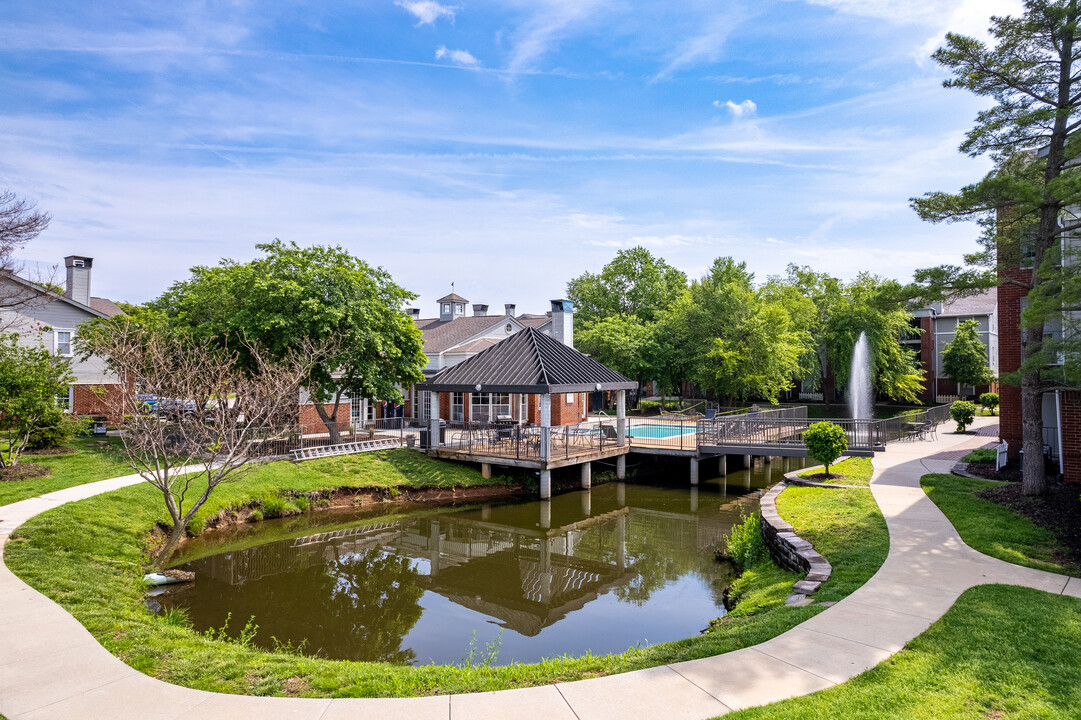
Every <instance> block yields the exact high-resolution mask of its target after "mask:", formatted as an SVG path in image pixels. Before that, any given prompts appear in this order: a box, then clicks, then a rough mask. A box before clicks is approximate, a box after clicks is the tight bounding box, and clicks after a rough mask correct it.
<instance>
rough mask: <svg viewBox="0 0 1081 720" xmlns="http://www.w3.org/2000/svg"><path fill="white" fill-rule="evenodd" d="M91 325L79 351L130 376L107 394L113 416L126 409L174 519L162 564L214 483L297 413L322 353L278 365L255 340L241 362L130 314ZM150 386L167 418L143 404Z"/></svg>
mask: <svg viewBox="0 0 1081 720" xmlns="http://www.w3.org/2000/svg"><path fill="white" fill-rule="evenodd" d="M89 325H90V326H89V327H88V326H86V325H84V326H83V333H82V336H81V339H80V341H79V342H80V352H81V353H83V354H85V355H89V354H91V353H92V354H95V355H98V356H100V357H104V358H106V359H107V361H108V362H109V364H110V366H111V367H112V369H113V371H114V372H116V373H117V374H118V375H119V376H120V377H121V379H122V382H121V384H120V386H119V387H120V390H119V392H116V393H110V394H109V395H107V396H106V398H105V400H106V403H107V404H108V405H109V409H110V413H109V414H110V415H115V416H117V417H124V423H123V433H121V438H122V440H123V444H124V452H125V454H126V455H127V458H128V460H129V461H130V462H131V463H132V465H133V466H134V467H135V469H136V470H137V471H138V473H139V475H141V476H142V478H143V479H144V480H146V481H147V482H148V483H150V484H151V485H153V486H154V487H155V488H157V489H158V491H159V492H161V494H162V497H163V498H164V500H165V507H166V509H167V510H168V512H169V518H170V520H171V522H172V528H171V530H170V532H169V537H168V539H167V541H166V542H165V545H164V546H163V547H162V548H161V550H160V551H159V552H158V554H157V555H156V557H155V558H154V560H153V564H154V565H155V566H157V567H160V566H161V565H162V564H163V563H164V562H165V560H166V559H167V558H168V557H169V554H170V553H171V552H172V551H173V549H174V548H175V547H176V545H177V543H178V542H180V540H181V538H183V536H184V533H185V531H186V529H187V526H188V523H189V522H190V521H191V519H192V518H193V517H194V516H195V513H196V512H198V510H199V508H201V507H202V506H203V505H204V504H205V503H206V501H207V500H208V499H209V498H210V495H211V493H213V492H214V489H215V488H216V487H218V486H219V485H221V484H223V483H226V482H236V481H237V480H240V479H241V478H242V477H243V476H244V474H245V473H246V471H247V470H249V469H250V467H249V465H248V464H249V462H250V461H251V460H252V459H253V458H254V457H256V456H257V455H258V454H259V452H260V445H261V443H262V441H263V440H264V439H265V438H266V437H267V435H268V432H270V430H269V429H270V428H274V427H280V426H282V425H284V424H286V423H287V422H295V421H296V415H295V413H296V409H297V401H298V398H299V392H300V386H301V383H302V381H303V380H304V378H305V377H306V376H307V374H308V373H309V372H310V370H311V366H312V364H313V362H315V360H314V359H313V358H314V357H316V356H318V353H315V352H309V353H308V354H307V355H305V356H300V355H299V354H293V355H290V356H287V357H286V358H285V359H283V360H282V361H280V362H278V363H270V362H268V361H266V360H265V359H264V355H263V353H262V351H261V350H260V349H259V348H258V347H255V346H249V347H248V348H247V350H248V353H247V355H248V361H249V363H250V365H248V366H247V367H242V365H241V361H240V358H239V356H238V353H236V352H233V351H229V350H222V349H218V348H214V347H212V346H210V345H208V344H206V343H200V342H193V341H192V340H191V338H190V336H188V335H186V334H182V333H177V332H173V331H169V330H164V329H161V328H157V329H148V328H147V327H145V326H139V325H138V324H137V323H136V322H134V321H132V320H131V319H130V318H126V317H119V318H113V319H111V320H108V321H98V322H95V323H90V324H89ZM136 388H138V390H137V389H136ZM143 393H148V394H152V395H156V396H157V397H158V398H161V401H160V402H167V403H168V404H169V412H168V413H167V416H165V417H163V416H160V415H155V414H151V413H147V412H145V411H143V409H142V408H141V406H140V401H139V397H138V396H139V395H141V394H143Z"/></svg>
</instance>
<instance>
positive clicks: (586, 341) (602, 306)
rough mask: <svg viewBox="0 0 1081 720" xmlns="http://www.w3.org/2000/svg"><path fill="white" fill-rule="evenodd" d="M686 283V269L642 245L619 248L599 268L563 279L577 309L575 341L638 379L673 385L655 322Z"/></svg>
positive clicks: (666, 386) (675, 384) (666, 350)
mask: <svg viewBox="0 0 1081 720" xmlns="http://www.w3.org/2000/svg"><path fill="white" fill-rule="evenodd" d="M686 286H687V277H686V275H684V274H683V273H682V272H681V271H680V270H677V269H676V268H674V267H672V266H671V265H669V264H668V263H666V262H665V261H664V260H663V259H661V258H658V257H654V256H653V255H652V254H651V253H650V252H649V251H648V250H646V249H645V248H643V247H634V248H631V249H629V250H620V251H619V252H618V253H616V256H615V258H613V259H612V261H611V262H609V263H608V264H607V265H605V266H604V268H603V269H602V270H601V272H600V273H597V274H593V273H589V272H587V273H583V274H582V275H579V276H578V277H576V278H574V279H573V280H571V281H570V282H568V283H567V296H568V297H569V298H570V299H571V300H573V301H574V303H575V307H576V310H577V315H576V317H575V325H576V327H575V341H574V342H575V346H577V347H578V349H580V350H581V351H582V352H585V353H588V354H590V355H592V356H593V357H594V358H596V359H597V360H598V361H600V362H602V363H604V364H605V365H608V366H609V367H611V368H612V369H613V370H616V371H618V372H620V373H623V374H624V375H626V376H628V377H632V378H635V379H636V380H638V381H639V382H640V383H641V382H645V381H646V380H658V381H660V382H661V384H662V385H663V386H664V389H665V391H670V390H672V389H674V388H676V387H678V385H679V380H681V379H682V378H677V377H676V376H677V375H678V374H679V373H678V372H675V373H674V372H673V371H672V370H673V368H675V367H678V364H673V363H672V362H671V361H672V360H673V359H674V357H673V352H672V351H673V348H672V346H671V345H670V344H669V343H668V342H667V338H666V336H664V335H663V334H661V333H659V332H658V323H659V322H660V321H661V318H662V317H663V316H664V314H665V313H666V312H667V311H668V310H669V309H670V308H671V307H672V305H673V303H675V302H677V301H678V300H679V298H680V297H681V294H682V293H683V292H684V291H685V290H686Z"/></svg>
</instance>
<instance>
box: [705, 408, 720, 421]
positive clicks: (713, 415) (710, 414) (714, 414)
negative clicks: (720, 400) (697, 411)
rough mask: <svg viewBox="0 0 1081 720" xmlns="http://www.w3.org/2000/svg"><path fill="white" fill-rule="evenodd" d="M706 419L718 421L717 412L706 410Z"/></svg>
mask: <svg viewBox="0 0 1081 720" xmlns="http://www.w3.org/2000/svg"><path fill="white" fill-rule="evenodd" d="M705 419H706V420H716V419H717V411H716V410H706V416H705Z"/></svg>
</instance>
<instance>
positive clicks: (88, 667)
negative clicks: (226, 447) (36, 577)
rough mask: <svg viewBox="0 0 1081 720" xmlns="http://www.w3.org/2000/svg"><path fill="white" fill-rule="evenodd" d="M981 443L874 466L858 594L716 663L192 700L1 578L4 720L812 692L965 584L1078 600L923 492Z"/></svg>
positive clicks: (724, 701) (1069, 585) (580, 709)
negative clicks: (878, 558) (871, 536)
mask: <svg viewBox="0 0 1081 720" xmlns="http://www.w3.org/2000/svg"><path fill="white" fill-rule="evenodd" d="M986 424H987V423H980V425H981V426H982V425H986ZM987 439H988V438H986V437H983V438H974V437H973V436H971V435H967V436H958V435H953V434H946V433H944V434H943V435H942V436H941V437H940V438H939V440H937V441H935V442H926V441H924V442H912V443H899V444H894V445H891V446H890V448H889V450H888V451H887V452H885V453H882V454H879V455H877V456H876V457H875V477H874V480H873V481H872V484H871V490H872V492H873V493H874V497H875V499H876V500H877V501H878V504H879V506H880V507H881V508H882V512H883V514H884V515H885V517H886V521H887V524H888V526H889V531H890V552H889V556H888V558H887V559H886V562H885V563H884V564H883V566H882V568H881V569H880V570H879V571H878V573H877V574H876V575H875V576H874V577H873V578H871V580H870V581H868V582H867V584H866V585H864V586H863V587H861V588H860V589H859V590H857V591H856V592H854V593H852V595H850V596H848V597H847V598H845V599H844V600H842V601H841V602H839V603H837V605H835V606H833V607H830V608H828V609H827V610H825V611H823V612H821V613H819V614H818V615H816V616H815V617H813V618H811V619H810V620H808V621H806V622H804V623H803V624H801V625H799V626H798V627H796V628H793V629H792V630H789V631H788V632H786V633H784V634H782V635H780V636H778V637H776V638H774V639H772V640H769V641H767V642H765V643H762V644H761V645H756V646H754V647H751V648H745V649H742V650H738V651H736V652H732V653H727V654H724V655H718V656H715V657H710V658H703V659H700V660H691V661H689V662H682V663H675V664H672V665H664V666H660V667H656V668H651V669H648V670H638V671H635V672H629V673H624V674H621V675H612V676H608V677H602V678H594V679H590V680H579V681H576V682H568V683H560V684H556V685H546V686H542V687H536V688H525V689H520V690H503V691H499V692H491V693H477V694H469V695H453V696H448V695H442V696H436V697H423V698H403V699H334V700H328V699H297V698H260V697H249V696H243V695H223V694H218V693H210V692H203V691H200V690H190V689H187V688H182V687H178V686H175V685H170V684H168V683H164V682H162V681H160V680H155V679H154V678H151V677H148V676H146V675H143V674H142V673H140V672H138V671H136V670H133V669H132V668H130V667H128V666H127V665H125V664H124V663H122V662H121V661H120V660H118V659H116V658H115V657H113V655H112V654H110V653H109V652H108V651H106V650H105V649H104V648H103V647H102V646H101V645H100V644H99V643H98V642H97V641H96V640H95V639H94V638H93V636H91V635H90V633H89V632H87V631H86V629H85V628H83V627H82V625H80V624H79V623H78V622H77V621H76V620H75V619H74V618H73V617H72V616H71V615H69V614H68V613H67V612H65V611H64V610H63V609H61V608H60V607H59V606H58V605H56V604H55V603H53V602H52V601H51V600H49V599H47V598H46V597H44V596H43V595H41V594H40V593H38V592H37V591H35V590H33V589H31V588H30V587H28V586H27V585H26V584H24V583H23V582H22V581H21V580H19V579H18V578H16V577H15V576H14V575H13V574H12V573H11V572H10V571H9V570H8V569H7V567H6V566H2V565H0V607H2V608H3V612H2V614H0V713H2V714H3V715H5V716H6V717H7V718H8V719H9V720H31V719H33V720H46V719H57V720H67V719H68V718H80V719H86V720H95V719H97V718H100V719H101V720H114V719H115V720H127V719H129V718H130V719H131V720H193V719H195V718H202V719H205V718H253V719H258V720H276V719H277V718H295V719H297V720H344V719H345V718H373V719H375V718H378V719H379V720H393V719H395V718H409V719H410V720H429V719H431V720H437V719H438V720H448V719H455V720H458V719H461V720H466V719H468V720H483V719H484V718H498V719H500V720H506V719H508V718H522V719H529V718H537V719H538V720H564V719H565V720H592V719H593V718H616V717H618V718H621V719H625V720H636V719H639V718H641V719H643V720H644V719H647V718H658V719H661V718H663V719H665V720H668V719H674V718H687V719H688V720H699V719H701V718H710V717H714V716H717V715H723V714H724V713H726V712H728V711H730V710H734V709H739V708H744V707H750V706H753V705H761V704H764V703H768V702H773V701H775V700H783V699H785V698H788V697H791V696H794V695H804V694H807V693H811V692H815V691H817V690H822V689H824V688H828V687H831V686H833V685H835V684H837V683H841V682H844V681H845V680H847V679H849V678H851V677H853V676H855V675H858V674H859V673H861V672H863V671H864V670H867V669H868V668H871V667H873V666H874V665H876V664H878V663H879V662H881V661H882V660H884V659H885V658H887V657H889V656H890V655H892V654H893V653H895V652H897V651H899V650H900V649H901V648H903V647H904V645H905V643H907V642H908V641H909V640H911V639H912V638H914V637H916V636H917V635H919V634H920V633H921V632H923V631H924V630H925V629H927V627H928V626H929V625H930V624H931V623H932V622H934V621H935V620H937V619H938V618H939V617H941V616H942V614H943V613H945V612H946V610H947V609H949V607H950V606H951V605H952V604H953V603H954V601H955V600H956V599H957V597H958V596H959V595H960V594H961V593H962V592H964V591H965V590H967V589H968V588H970V587H972V586H974V585H979V584H985V583H1006V584H1014V585H1024V586H1028V587H1034V588H1037V589H1040V590H1045V591H1047V592H1052V593H1065V594H1069V595H1073V596H1075V597H1081V579H1077V578H1067V577H1065V576H1062V575H1054V574H1052V573H1046V572H1042V571H1039V570H1031V569H1028V568H1021V567H1017V566H1015V565H1010V564H1008V563H1005V562H1002V561H1000V560H995V559H993V558H990V557H988V556H986V555H983V554H981V553H978V552H976V551H975V550H972V549H971V548H969V547H968V546H967V545H965V544H964V543H963V542H961V539H960V537H959V536H958V534H957V532H956V531H955V530H954V528H953V526H952V525H951V524H950V523H949V521H948V520H946V517H945V516H944V515H943V514H942V512H941V511H940V510H939V509H938V508H937V507H936V506H935V504H934V503H932V502H931V500H930V499H928V497H927V496H926V494H925V493H924V492H923V490H922V489H921V488H920V476H921V475H923V474H925V473H927V472H948V471H949V468H950V467H952V465H953V463H954V462H955V459H956V458H955V457H954V456H956V455H957V451H959V450H960V449H963V448H968V447H977V446H979V445H980V444H983V443H985V442H986V441H987ZM936 456H938V457H936ZM138 482H140V480H139V478H138V476H129V477H125V478H117V479H114V480H105V481H102V482H98V483H91V484H87V485H82V486H77V487H73V488H68V489H66V490H61V491H59V492H55V493H50V494H48V495H44V496H41V497H39V498H33V499H30V500H25V501H22V502H19V503H14V504H12V505H8V506H4V507H0V536H2V539H4V540H6V539H7V536H8V535H9V534H10V533H11V531H12V530H13V529H15V528H16V527H17V526H18V525H20V524H21V523H23V522H25V521H26V520H27V519H28V518H30V517H33V516H34V515H36V514H38V513H40V512H43V511H45V510H47V509H50V508H52V507H56V506H57V505H59V504H61V503H64V502H70V501H72V500H79V499H82V498H86V497H90V496H92V495H96V494H98V493H102V492H107V491H109V490H114V489H116V488H119V487H123V486H125V485H131V484H135V483H138Z"/></svg>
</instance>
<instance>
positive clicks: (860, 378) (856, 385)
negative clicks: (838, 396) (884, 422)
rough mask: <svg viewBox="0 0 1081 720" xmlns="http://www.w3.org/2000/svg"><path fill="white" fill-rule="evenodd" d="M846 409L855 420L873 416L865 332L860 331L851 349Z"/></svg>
mask: <svg viewBox="0 0 1081 720" xmlns="http://www.w3.org/2000/svg"><path fill="white" fill-rule="evenodd" d="M848 411H849V414H850V415H851V416H852V417H853V418H854V419H856V420H870V419H871V418H872V417H874V396H873V395H872V394H871V350H870V347H869V346H868V344H867V333H864V332H861V333H860V338H859V340H857V341H856V346H855V347H854V348H853V349H852V368H851V370H850V372H849V375H848Z"/></svg>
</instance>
